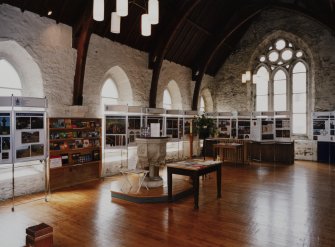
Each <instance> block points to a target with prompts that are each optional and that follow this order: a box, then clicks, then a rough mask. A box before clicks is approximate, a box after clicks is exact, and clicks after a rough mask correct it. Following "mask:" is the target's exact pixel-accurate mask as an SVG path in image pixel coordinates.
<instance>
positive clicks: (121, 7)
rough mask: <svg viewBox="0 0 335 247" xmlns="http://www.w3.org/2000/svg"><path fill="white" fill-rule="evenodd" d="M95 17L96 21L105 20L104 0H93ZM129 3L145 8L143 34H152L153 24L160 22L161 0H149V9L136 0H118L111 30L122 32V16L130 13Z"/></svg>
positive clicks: (112, 17) (142, 24) (112, 15)
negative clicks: (159, 0)
mask: <svg viewBox="0 0 335 247" xmlns="http://www.w3.org/2000/svg"><path fill="white" fill-rule="evenodd" d="M93 1H94V2H93V19H94V20H96V21H103V20H104V0H93ZM128 4H133V5H134V6H137V7H139V8H140V9H142V10H143V12H144V14H142V16H141V34H142V35H143V36H150V35H151V25H155V24H158V22H159V2H158V0H148V9H146V7H143V6H141V5H140V4H138V3H136V2H135V1H130V2H129V1H128V0H116V12H112V14H111V32H112V33H120V29H121V17H125V16H127V15H128Z"/></svg>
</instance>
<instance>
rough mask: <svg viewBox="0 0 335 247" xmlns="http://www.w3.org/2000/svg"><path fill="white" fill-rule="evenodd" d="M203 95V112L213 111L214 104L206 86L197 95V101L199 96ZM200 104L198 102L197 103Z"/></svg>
mask: <svg viewBox="0 0 335 247" xmlns="http://www.w3.org/2000/svg"><path fill="white" fill-rule="evenodd" d="M201 96H202V97H203V99H204V101H205V112H213V111H214V104H213V98H212V94H211V91H210V90H209V89H208V88H203V89H202V90H201V92H200V96H199V102H200V97H201ZM198 105H200V104H198Z"/></svg>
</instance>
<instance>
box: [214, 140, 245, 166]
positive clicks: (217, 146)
mask: <svg viewBox="0 0 335 247" xmlns="http://www.w3.org/2000/svg"><path fill="white" fill-rule="evenodd" d="M216 149H219V154H220V160H221V161H222V163H223V161H224V150H225V149H233V150H234V153H235V165H237V158H238V157H237V156H238V155H237V151H238V150H239V149H243V144H240V143H218V144H214V145H213V150H214V153H215V154H216V152H215V150H216ZM213 158H214V160H215V158H216V157H213ZM242 163H243V164H244V153H243V152H242Z"/></svg>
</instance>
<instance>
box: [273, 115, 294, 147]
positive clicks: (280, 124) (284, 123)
mask: <svg viewBox="0 0 335 247" xmlns="http://www.w3.org/2000/svg"><path fill="white" fill-rule="evenodd" d="M275 140H276V141H285V142H286V141H291V118H290V112H287V111H276V112H275Z"/></svg>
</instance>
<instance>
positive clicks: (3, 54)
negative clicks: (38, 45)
mask: <svg viewBox="0 0 335 247" xmlns="http://www.w3.org/2000/svg"><path fill="white" fill-rule="evenodd" d="M0 58H2V59H5V60H7V61H8V62H9V63H10V64H11V65H12V66H13V67H14V68H15V70H16V71H17V73H18V75H19V77H20V80H21V83H22V95H23V96H29V97H44V95H45V94H44V90H43V78H42V73H41V70H40V68H39V66H38V65H37V63H36V62H35V61H34V59H33V58H32V57H31V56H30V54H29V53H28V52H27V51H26V50H25V49H24V48H23V47H22V46H21V45H19V44H18V43H17V42H16V41H13V40H5V41H1V40H0Z"/></svg>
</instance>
